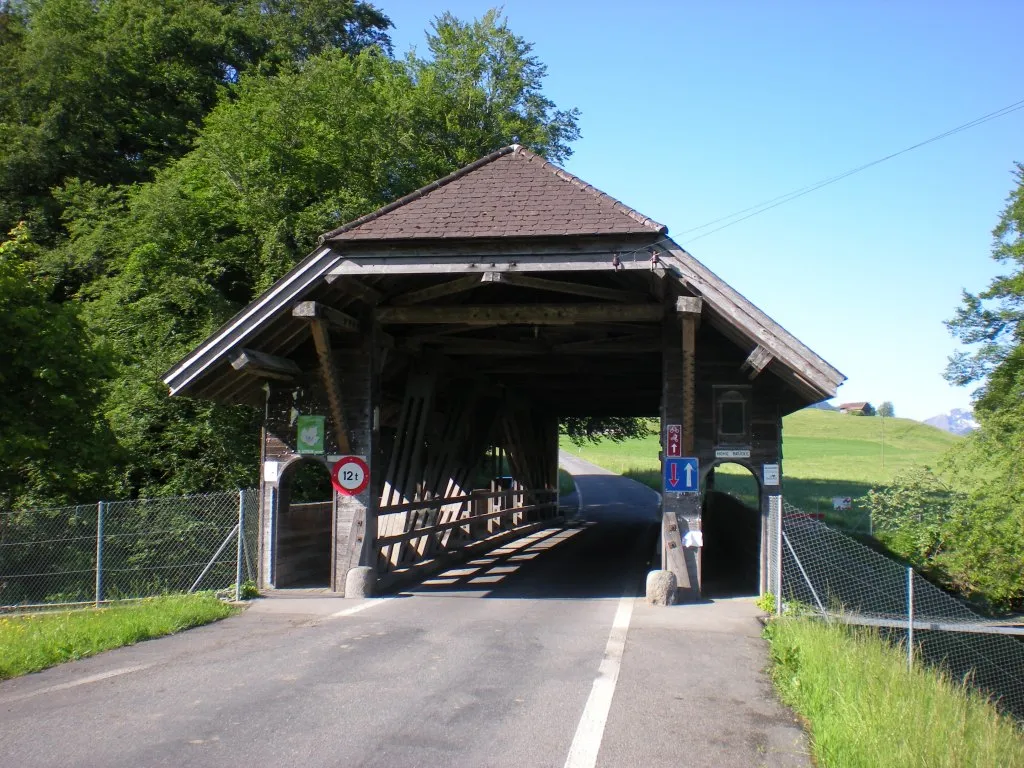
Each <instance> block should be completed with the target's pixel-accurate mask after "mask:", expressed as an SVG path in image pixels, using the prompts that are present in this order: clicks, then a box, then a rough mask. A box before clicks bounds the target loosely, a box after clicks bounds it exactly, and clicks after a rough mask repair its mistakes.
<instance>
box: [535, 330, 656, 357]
mask: <svg viewBox="0 0 1024 768" xmlns="http://www.w3.org/2000/svg"><path fill="white" fill-rule="evenodd" d="M660 350H661V339H660V338H659V337H657V336H652V335H651V334H649V333H631V334H629V335H626V336H615V337H612V338H607V339H584V340H582V341H569V342H565V343H563V344H556V345H555V351H556V352H561V353H563V354H573V353H583V354H588V353H591V352H614V351H618V352H630V351H636V352H657V351H660Z"/></svg>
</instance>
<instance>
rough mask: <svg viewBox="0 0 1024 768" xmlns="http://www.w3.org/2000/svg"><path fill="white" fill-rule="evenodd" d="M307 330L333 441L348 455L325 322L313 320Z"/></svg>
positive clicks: (343, 420)
mask: <svg viewBox="0 0 1024 768" xmlns="http://www.w3.org/2000/svg"><path fill="white" fill-rule="evenodd" d="M309 303H312V302H309ZM309 330H310V332H311V333H312V334H313V344H314V345H315V346H316V355H317V357H318V358H320V376H321V378H322V379H323V382H324V391H326V392H327V404H328V406H329V407H330V409H331V423H332V424H333V426H334V439H335V442H336V443H337V444H338V450H339V451H340V452H341V453H343V454H348V453H351V452H352V443H351V440H350V439H349V434H348V425H347V424H346V423H345V413H344V411H343V410H342V399H341V383H340V382H339V381H338V372H337V369H336V368H335V366H334V357H333V355H332V354H331V336H330V334H329V333H328V331H327V324H326V322H325V321H323V320H320V319H315V320H313V321H312V322H311V323H310V324H309Z"/></svg>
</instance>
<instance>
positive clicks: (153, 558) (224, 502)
mask: <svg viewBox="0 0 1024 768" xmlns="http://www.w3.org/2000/svg"><path fill="white" fill-rule="evenodd" d="M258 497H259V493H258V491H256V490H247V491H224V492H220V493H207V494H199V495H194V496H173V497H167V498H156V499H138V500H134V501H115V502H99V503H97V504H89V505H78V506H73V507H55V508H49V509H27V510H19V511H14V512H3V513H0V608H11V607H17V606H22V607H23V606H29V605H43V604H71V603H84V602H101V601H106V600H119V599H126V598H136V597H149V596H152V595H159V594H165V593H169V592H185V591H195V590H197V589H222V588H225V587H228V586H230V585H232V584H235V583H236V579H237V577H238V575H239V573H240V574H241V576H242V580H243V581H244V580H245V579H255V578H256V571H255V566H256V559H255V558H256V552H257V547H258V535H259V517H258V514H257V507H258V504H259V499H258ZM240 520H241V521H242V529H243V537H242V546H241V547H239V546H238V536H237V533H238V528H239V521H240Z"/></svg>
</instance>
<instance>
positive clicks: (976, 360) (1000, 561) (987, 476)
mask: <svg viewBox="0 0 1024 768" xmlns="http://www.w3.org/2000/svg"><path fill="white" fill-rule="evenodd" d="M1014 178H1015V181H1016V186H1015V188H1014V189H1013V191H1012V192H1011V193H1010V196H1009V198H1008V199H1007V203H1006V206H1005V208H1004V209H1003V211H1002V213H1001V215H1000V217H999V221H998V223H997V224H996V227H995V229H994V230H993V232H992V235H993V243H992V258H993V259H995V260H996V261H997V262H999V263H1000V264H1002V265H1005V266H1006V267H1008V268H1009V270H1008V271H1007V272H1006V273H1004V274H1002V275H1000V276H999V277H996V278H995V279H994V280H992V282H991V283H990V284H989V286H988V287H987V288H986V289H985V290H984V291H982V292H981V293H978V294H972V293H968V292H966V291H965V292H964V294H963V300H962V304H961V306H960V308H959V309H958V310H957V313H956V315H955V316H954V317H953V319H952V320H950V321H949V322H948V323H947V326H948V327H949V329H950V331H951V332H952V333H953V335H954V336H955V337H957V338H958V339H959V340H960V341H961V342H963V343H965V344H967V345H969V347H971V350H970V351H969V352H962V353H958V354H956V355H954V356H953V357H952V358H951V359H950V363H949V366H948V368H947V370H946V378H947V380H949V381H950V382H951V383H953V384H958V385H961V386H964V385H970V384H974V385H977V389H976V390H975V392H974V395H975V400H974V413H975V417H976V418H977V419H978V421H979V424H980V428H979V429H977V430H976V431H974V432H973V433H972V434H971V435H969V436H968V437H967V438H965V439H964V440H963V441H961V442H960V443H959V444H958V445H957V447H956V448H954V450H953V451H952V453H951V455H950V457H949V461H948V470H949V472H950V474H951V476H952V478H953V480H954V481H955V482H956V483H958V485H959V487H960V488H961V489H962V490H963V492H964V493H965V494H966V495H967V498H968V503H969V506H970V514H969V515H967V516H965V517H964V518H963V524H962V526H961V527H960V529H959V530H958V532H957V533H958V535H959V536H960V538H961V540H962V542H963V545H962V546H961V547H959V548H958V556H959V557H960V558H961V559H962V563H963V565H962V570H963V571H964V572H969V573H971V574H972V576H971V579H970V582H969V584H968V588H969V589H973V590H976V591H978V592H981V593H983V594H985V595H986V596H988V597H989V598H990V599H992V600H994V601H997V602H998V603H999V604H1000V605H1003V606H1016V607H1018V608H1019V607H1020V606H1021V605H1022V604H1024V576H1022V575H1021V569H1020V562H1021V559H1022V558H1024V549H1022V548H1024V544H1022V542H1024V165H1022V164H1020V163H1018V164H1016V166H1015V171H1014Z"/></svg>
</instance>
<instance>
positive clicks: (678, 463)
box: [665, 456, 700, 493]
mask: <svg viewBox="0 0 1024 768" xmlns="http://www.w3.org/2000/svg"><path fill="white" fill-rule="evenodd" d="M665 490H666V491H667V492H668V493H697V491H698V490H700V467H699V465H698V462H697V458H696V457H694V456H689V457H681V458H675V459H669V458H666V459H665Z"/></svg>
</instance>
